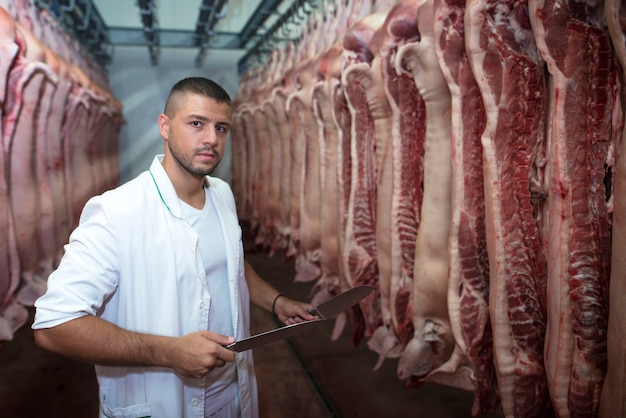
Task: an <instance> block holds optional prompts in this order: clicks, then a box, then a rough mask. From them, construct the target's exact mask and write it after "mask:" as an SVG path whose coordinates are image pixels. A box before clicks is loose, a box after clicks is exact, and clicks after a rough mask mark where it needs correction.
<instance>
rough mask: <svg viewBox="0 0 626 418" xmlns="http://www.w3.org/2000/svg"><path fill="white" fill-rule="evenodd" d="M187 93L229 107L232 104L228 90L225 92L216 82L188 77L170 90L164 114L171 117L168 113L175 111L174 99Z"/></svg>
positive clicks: (203, 78)
mask: <svg viewBox="0 0 626 418" xmlns="http://www.w3.org/2000/svg"><path fill="white" fill-rule="evenodd" d="M186 93H193V94H199V95H201V96H205V97H210V98H212V99H214V100H215V101H216V102H218V103H227V104H228V105H231V104H232V103H231V99H230V96H229V95H228V93H226V90H224V89H223V88H222V87H221V86H220V85H219V84H217V83H216V82H215V81H213V80H209V79H208V78H205V77H187V78H183V79H182V80H180V81H179V82H177V83H176V84H174V86H173V87H172V89H171V90H170V94H169V96H168V97H167V101H166V102H165V109H164V111H163V113H165V114H166V115H169V113H168V112H171V111H172V110H174V109H171V105H172V102H173V101H174V100H172V98H173V97H175V96H178V95H179V94H186Z"/></svg>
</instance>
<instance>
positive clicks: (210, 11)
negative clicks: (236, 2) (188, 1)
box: [195, 0, 228, 67]
mask: <svg viewBox="0 0 626 418" xmlns="http://www.w3.org/2000/svg"><path fill="white" fill-rule="evenodd" d="M227 2H228V0H217V1H213V0H202V5H201V6H200V12H199V14H198V21H197V23H196V39H197V45H198V46H199V47H200V50H199V51H198V55H197V56H196V61H195V64H196V67H201V66H202V63H203V62H204V57H205V54H206V50H207V48H208V46H209V45H208V44H209V40H210V39H211V37H212V36H213V35H215V31H214V29H215V25H216V24H217V21H218V20H219V19H222V18H224V17H225V16H226V14H225V13H224V12H222V9H223V8H224V5H226V3H227Z"/></svg>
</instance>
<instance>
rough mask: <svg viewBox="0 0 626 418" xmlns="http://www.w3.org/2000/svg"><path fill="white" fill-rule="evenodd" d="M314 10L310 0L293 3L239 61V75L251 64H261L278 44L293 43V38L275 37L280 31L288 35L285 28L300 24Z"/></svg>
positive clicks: (314, 6) (312, 2)
mask: <svg viewBox="0 0 626 418" xmlns="http://www.w3.org/2000/svg"><path fill="white" fill-rule="evenodd" d="M315 8H316V4H315V1H312V0H296V1H294V3H293V4H292V5H291V6H290V7H289V9H287V10H286V11H285V13H283V14H282V16H280V17H279V18H278V20H276V22H275V23H274V24H273V25H272V27H271V28H269V29H268V30H267V31H266V32H265V33H264V34H263V35H262V36H261V39H259V40H258V41H257V43H256V44H255V45H254V46H253V47H252V48H250V49H249V50H248V52H247V53H246V54H245V55H244V56H243V57H242V58H241V59H240V60H239V62H238V64H237V67H238V72H239V74H242V73H244V72H245V71H246V70H249V69H250V68H251V67H252V66H253V63H256V64H261V63H262V56H267V55H269V53H271V52H272V50H273V49H275V48H276V47H277V46H278V45H279V44H281V43H286V42H289V41H293V40H295V39H293V38H282V37H279V36H277V34H278V32H279V31H280V32H281V33H282V34H285V33H288V32H289V30H288V28H287V26H288V25H290V24H302V23H303V21H301V20H303V19H306V18H307V16H308V14H309V13H310V12H311V11H312V10H313V9H315Z"/></svg>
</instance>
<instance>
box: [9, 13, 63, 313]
mask: <svg viewBox="0 0 626 418" xmlns="http://www.w3.org/2000/svg"><path fill="white" fill-rule="evenodd" d="M16 27H17V31H16V40H17V41H18V45H20V51H21V52H20V54H19V55H18V57H17V58H16V61H15V63H14V66H13V68H12V69H11V71H10V73H9V79H8V84H7V86H8V87H7V93H8V94H7V96H6V100H5V110H4V111H5V112H6V113H3V115H2V118H3V121H2V128H3V140H4V146H5V148H4V149H5V152H6V158H7V161H8V170H7V173H8V180H9V185H10V187H9V190H10V202H11V207H12V214H13V224H14V226H15V235H16V242H17V251H18V254H19V258H20V268H21V272H22V274H21V276H22V284H21V286H20V290H19V294H18V300H19V302H20V303H22V304H25V305H32V304H33V303H34V301H35V299H36V298H37V297H39V296H41V295H42V294H43V292H44V291H45V288H46V282H45V278H44V277H42V276H41V272H40V271H39V268H40V261H41V260H42V257H43V254H42V248H41V245H40V236H39V235H40V224H39V220H40V215H41V202H40V194H39V185H38V183H37V168H36V167H37V159H36V157H37V149H36V146H37V136H36V133H37V114H38V111H39V109H40V105H42V102H41V98H40V90H41V87H42V85H43V83H45V82H47V80H55V78H56V76H55V75H54V74H53V73H52V71H51V70H50V68H49V67H48V66H47V65H46V64H45V63H44V62H43V58H44V54H43V50H42V49H41V48H39V46H40V45H39V44H38V43H36V42H33V39H34V37H33V36H32V34H31V33H30V32H29V31H28V30H27V29H26V28H24V27H23V26H20V25H19V23H16ZM27 42H28V43H27ZM27 54H28V55H27Z"/></svg>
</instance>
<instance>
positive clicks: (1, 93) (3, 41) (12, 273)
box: [0, 8, 28, 340]
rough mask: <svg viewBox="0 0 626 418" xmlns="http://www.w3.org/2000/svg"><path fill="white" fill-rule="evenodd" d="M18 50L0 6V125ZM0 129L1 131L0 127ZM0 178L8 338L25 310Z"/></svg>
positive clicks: (2, 324) (0, 306) (0, 305)
mask: <svg viewBox="0 0 626 418" xmlns="http://www.w3.org/2000/svg"><path fill="white" fill-rule="evenodd" d="M18 52H19V47H18V44H17V43H16V40H15V22H14V20H13V18H12V17H11V16H10V15H9V14H8V13H7V12H6V11H5V10H4V9H3V8H0V56H2V57H3V59H2V60H0V80H2V83H0V101H1V104H2V108H1V109H2V119H1V122H2V124H0V128H2V127H3V124H4V122H5V118H4V113H5V112H6V110H7V109H9V110H10V107H7V104H6V100H7V95H9V94H11V93H10V92H8V91H7V87H10V85H8V83H7V80H8V79H9V72H10V71H11V69H12V66H13V62H14V60H15V59H16V58H17V55H18ZM0 132H3V130H2V129H0ZM6 145H7V144H6V142H5V141H4V137H3V140H2V146H1V147H0V150H2V155H1V156H0V173H6V172H7V165H8V162H9V154H8V149H6ZM1 177H2V179H1V180H0V340H10V339H12V338H13V332H14V331H15V330H17V329H18V328H19V327H21V326H22V325H23V324H24V323H25V322H26V320H27V318H28V312H27V310H26V308H24V307H23V306H22V305H21V304H20V303H18V302H17V300H16V297H15V296H16V295H15V293H16V291H17V289H18V287H19V284H20V272H21V269H20V259H19V254H18V252H17V241H16V237H15V227H14V224H13V211H12V208H11V201H10V193H9V179H8V178H7V177H6V176H5V175H4V174H3V175H2V176H1Z"/></svg>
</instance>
